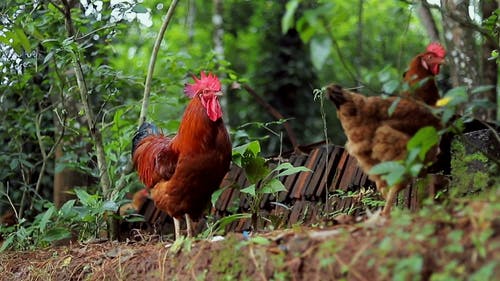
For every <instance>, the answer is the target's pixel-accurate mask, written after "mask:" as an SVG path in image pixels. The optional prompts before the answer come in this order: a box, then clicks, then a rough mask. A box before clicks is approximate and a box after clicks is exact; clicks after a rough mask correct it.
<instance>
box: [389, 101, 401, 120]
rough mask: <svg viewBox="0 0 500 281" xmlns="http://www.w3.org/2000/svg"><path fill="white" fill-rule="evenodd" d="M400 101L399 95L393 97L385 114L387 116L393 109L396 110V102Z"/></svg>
mask: <svg viewBox="0 0 500 281" xmlns="http://www.w3.org/2000/svg"><path fill="white" fill-rule="evenodd" d="M400 101H401V98H400V97H397V98H396V99H394V101H393V102H392V104H391V106H390V107H389V109H388V110H387V114H389V116H391V115H392V114H393V113H394V111H396V108H397V107H398V104H399V102H400Z"/></svg>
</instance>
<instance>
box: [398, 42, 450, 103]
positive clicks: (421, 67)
mask: <svg viewBox="0 0 500 281" xmlns="http://www.w3.org/2000/svg"><path fill="white" fill-rule="evenodd" d="M445 56H446V50H445V49H444V48H443V46H441V45H440V44H439V43H431V44H429V46H427V49H426V51H425V52H424V53H421V54H418V55H417V56H415V57H414V58H413V59H412V60H411V62H410V66H409V68H408V70H407V71H406V72H405V73H404V75H403V80H404V81H405V82H406V83H407V84H408V85H409V86H410V90H408V91H405V92H404V93H403V95H405V96H413V97H414V98H416V99H419V100H422V101H423V102H425V103H426V104H428V105H430V106H434V105H435V104H436V102H437V100H438V99H439V91H438V88H437V86H436V81H435V80H434V76H436V75H438V74H439V70H440V66H441V64H442V63H444V58H445Z"/></svg>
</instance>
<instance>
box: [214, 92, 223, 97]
mask: <svg viewBox="0 0 500 281" xmlns="http://www.w3.org/2000/svg"><path fill="white" fill-rule="evenodd" d="M223 94H224V93H222V92H221V91H219V92H216V93H215V94H214V95H216V96H222V95H223Z"/></svg>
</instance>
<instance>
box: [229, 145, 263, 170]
mask: <svg viewBox="0 0 500 281" xmlns="http://www.w3.org/2000/svg"><path fill="white" fill-rule="evenodd" d="M259 153H260V143H259V141H252V142H249V143H246V144H243V145H240V146H237V147H234V148H233V151H232V158H233V163H234V164H236V165H238V166H239V167H242V166H243V160H244V159H245V158H251V157H255V156H257V155H258V154H259Z"/></svg>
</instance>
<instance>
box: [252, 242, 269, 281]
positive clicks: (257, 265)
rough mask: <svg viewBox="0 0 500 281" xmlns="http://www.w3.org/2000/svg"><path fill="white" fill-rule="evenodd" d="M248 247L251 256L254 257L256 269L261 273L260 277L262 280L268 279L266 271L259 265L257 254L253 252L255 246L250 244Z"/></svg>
mask: <svg viewBox="0 0 500 281" xmlns="http://www.w3.org/2000/svg"><path fill="white" fill-rule="evenodd" d="M248 248H249V251H248V253H249V255H250V258H251V259H252V262H253V265H254V266H255V271H256V272H258V273H259V274H260V278H261V279H262V281H267V278H266V275H264V273H263V272H262V270H261V268H260V266H259V263H258V262H257V259H256V258H255V254H254V253H253V246H252V245H248Z"/></svg>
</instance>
